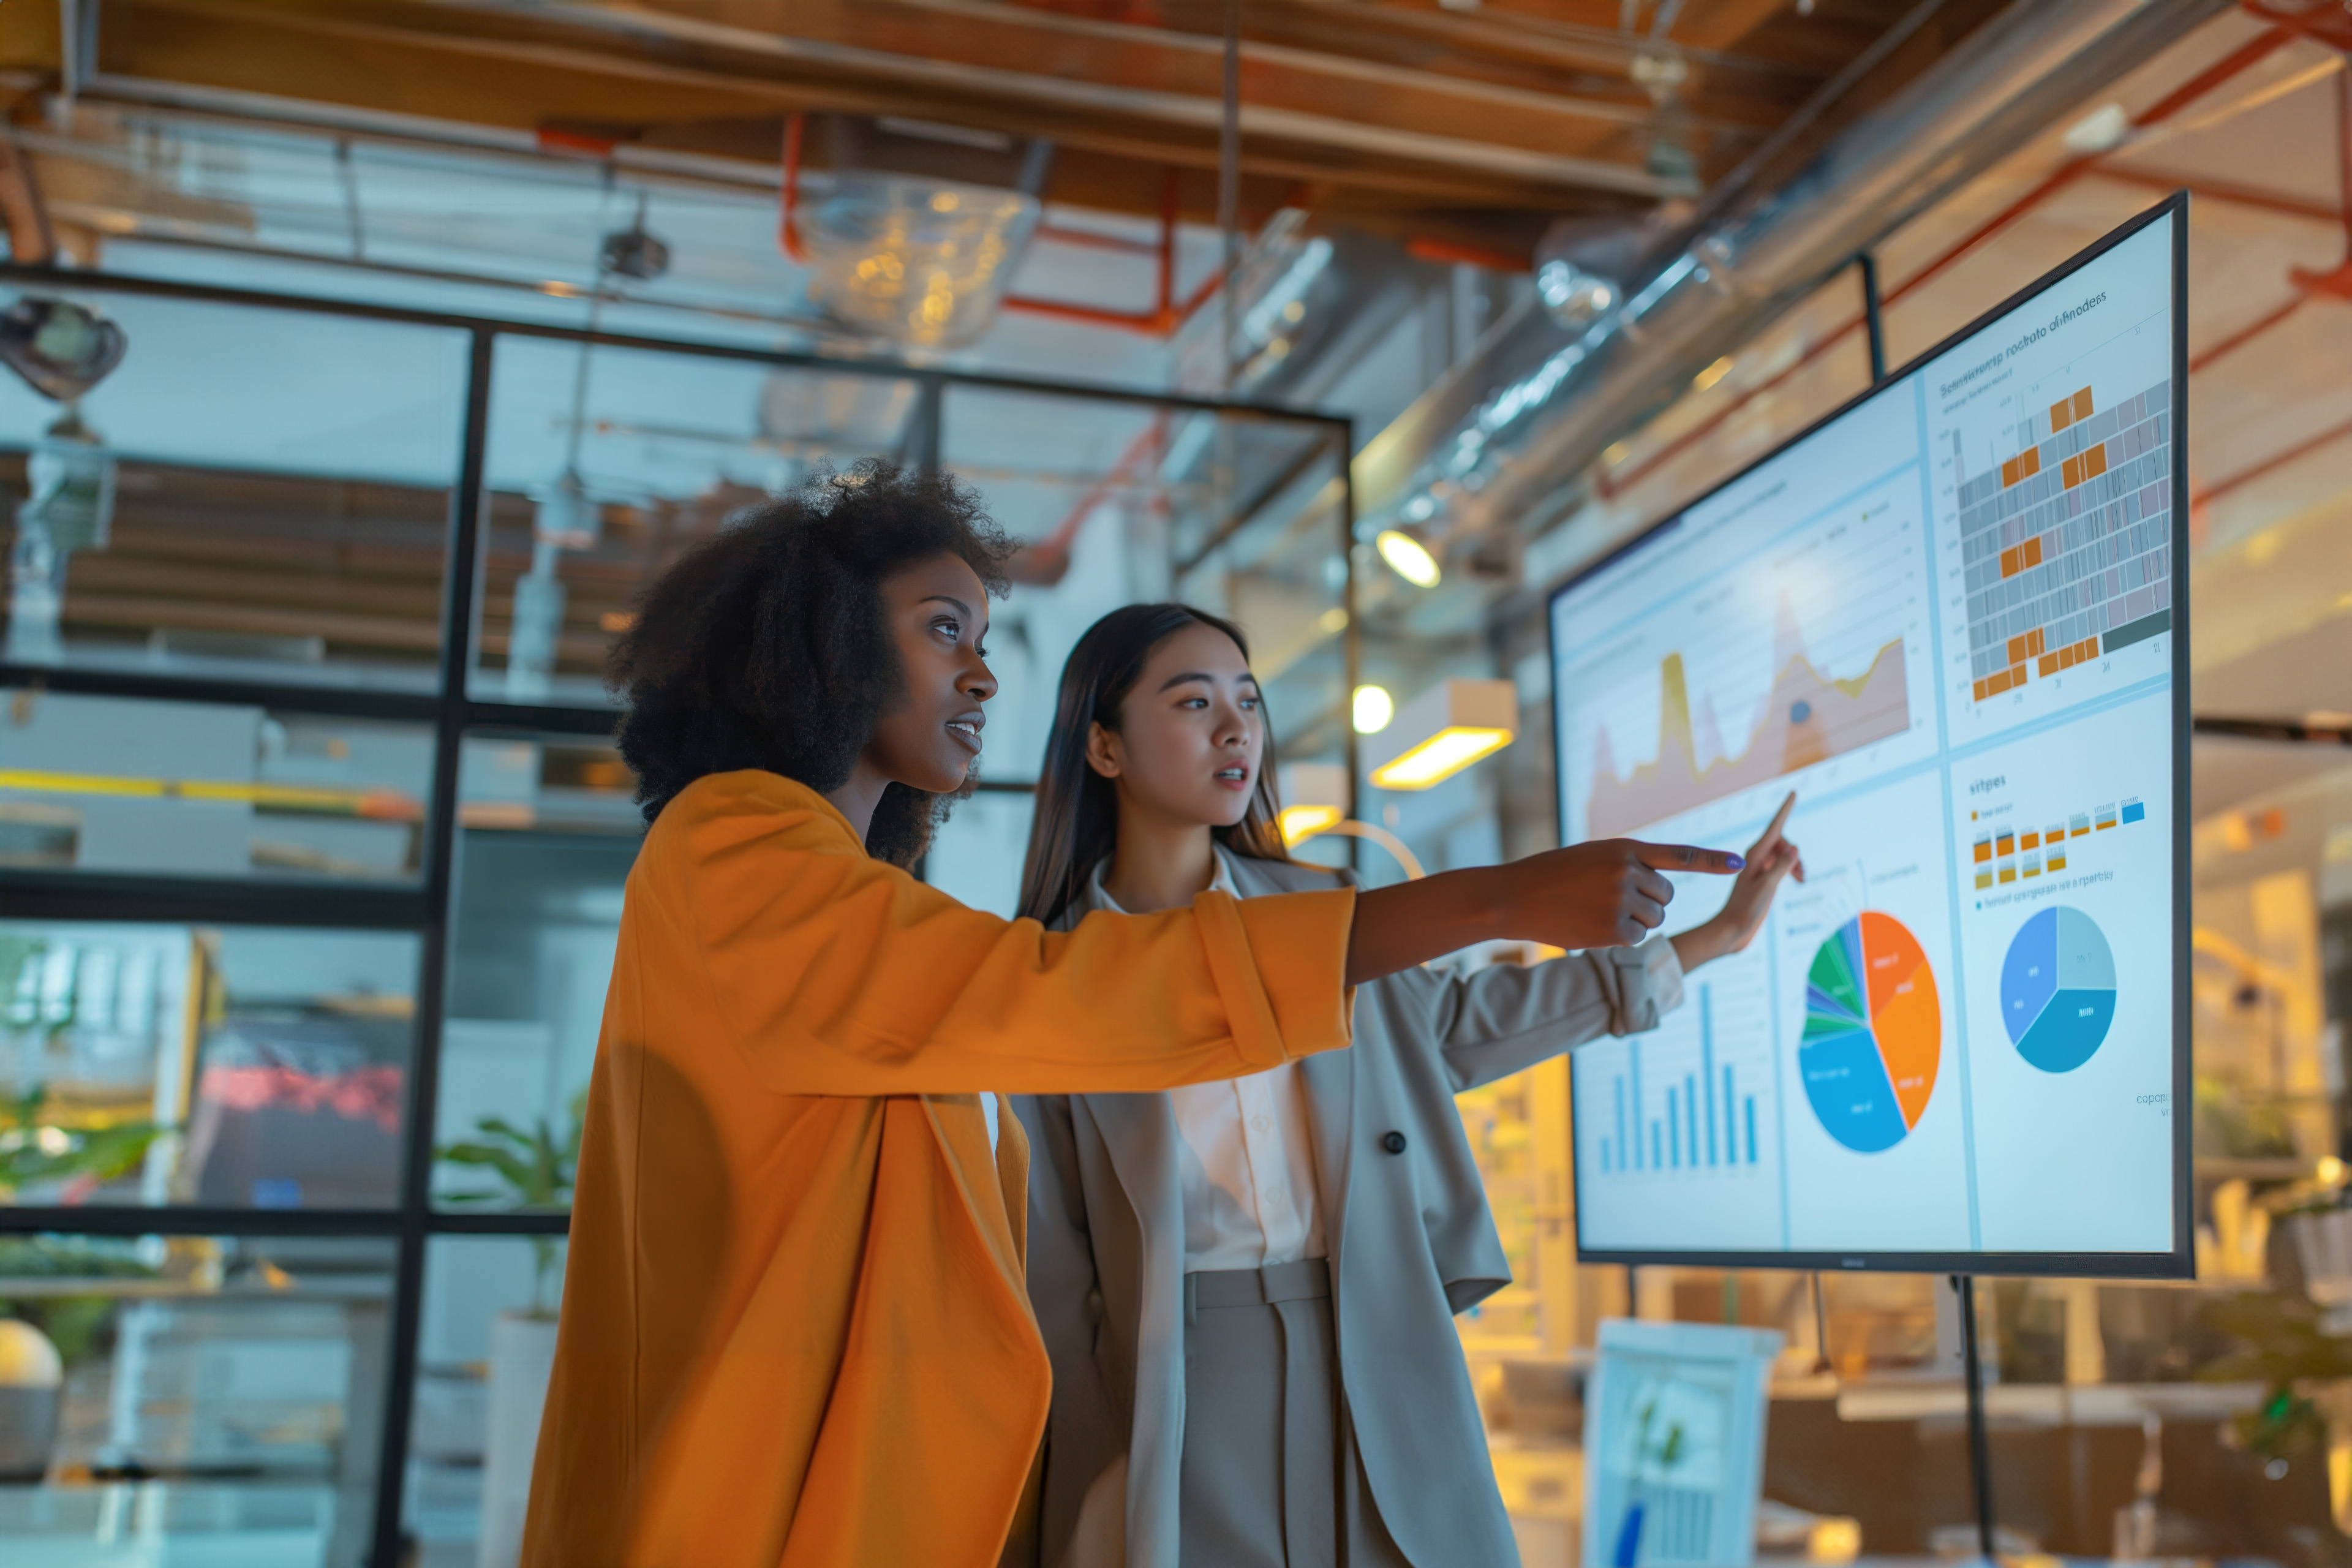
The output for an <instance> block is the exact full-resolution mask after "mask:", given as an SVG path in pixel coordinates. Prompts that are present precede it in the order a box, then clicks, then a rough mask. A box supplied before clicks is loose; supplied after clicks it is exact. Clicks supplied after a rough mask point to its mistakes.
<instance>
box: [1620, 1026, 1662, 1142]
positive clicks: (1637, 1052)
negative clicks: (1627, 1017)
mask: <svg viewBox="0 0 2352 1568" xmlns="http://www.w3.org/2000/svg"><path fill="white" fill-rule="evenodd" d="M1625 1047H1626V1050H1627V1052H1628V1054H1629V1055H1630V1056H1631V1057H1632V1058H1633V1121H1635V1123H1636V1126H1635V1127H1634V1129H1633V1169H1635V1170H1637V1171H1638V1170H1640V1169H1641V1168H1642V1130H1641V1128H1640V1126H1639V1125H1638V1124H1639V1122H1640V1121H1641V1120H1642V1112H1643V1109H1644V1106H1643V1100H1642V1041H1641V1037H1639V1036H1636V1037H1633V1039H1630V1040H1628V1041H1626V1042H1625ZM1657 1131H1658V1130H1657V1128H1656V1127H1655V1126H1654V1125H1653V1126H1652V1127H1651V1129H1650V1134H1651V1136H1650V1164H1651V1165H1652V1166H1653V1167H1655V1166H1656V1164H1657V1163H1658V1139H1657Z"/></svg>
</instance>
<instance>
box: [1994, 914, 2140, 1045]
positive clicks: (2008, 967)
mask: <svg viewBox="0 0 2352 1568" xmlns="http://www.w3.org/2000/svg"><path fill="white" fill-rule="evenodd" d="M2000 1021H2001V1024H2002V1025H2003V1026H2005V1027H2006V1028H2007V1029H2008V1030H2009V1039H2010V1043H2011V1045H2013V1046H2015V1047H2017V1054H2018V1055H2019V1056H2021V1057H2023V1058H2025V1059H2026V1060H2027V1061H2028V1062H2030V1063H2032V1065H2033V1066H2035V1067H2037V1068H2041V1069H2042V1071H2043V1072H2048V1073H2061V1072H2073V1071H2074V1069H2075V1068H2078V1067H2081V1066H2082V1065H2083V1064H2084V1062H2087V1061H2089V1060H2090V1059H2091V1058H2092V1057H2094V1056H2095V1055H2096V1054H2097V1053H2098V1049H2099V1047H2100V1045H2101V1044H2102V1043H2103V1042H2105V1039H2106V1037H2107V1026H2109V1025H2111V1024H2113V1023H2114V1022H2115V1021H2116V955H2115V953H2114V952H2113V951H2112V950H2111V949H2109V948H2108V946H2107V936H2106V933H2105V931H2101V930H2100V929H2099V927H2098V924H2097V922H2096V921H2093V920H2092V919H2091V917H2090V916H2088V915H2086V914H2084V912H2083V911H2082V910H2076V909H2070V908H2068V907H2067V906H2065V905H2063V904H2059V905H2055V906H2053V907H2052V908H2050V909H2046V910H2036V911H2035V912H2034V914H2033V917H2032V919H2030V920H2028V921H2026V922H2025V924H2024V925H2023V926H2021V927H2020V928H2019V929H2018V932H2017V935H2016V936H2014V937H2013V938H2011V940H2010V944H2009V952H2008V955H2007V956H2006V957H2004V958H2003V959H2002V960H2001V964H2000Z"/></svg>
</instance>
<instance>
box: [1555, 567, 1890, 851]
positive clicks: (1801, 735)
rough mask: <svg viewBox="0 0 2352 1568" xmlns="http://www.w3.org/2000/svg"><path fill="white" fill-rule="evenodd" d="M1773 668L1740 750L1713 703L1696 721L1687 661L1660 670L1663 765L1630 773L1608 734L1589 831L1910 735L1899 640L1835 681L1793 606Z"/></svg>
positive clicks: (1778, 628)
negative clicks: (1812, 649) (1622, 769)
mask: <svg viewBox="0 0 2352 1568" xmlns="http://www.w3.org/2000/svg"><path fill="white" fill-rule="evenodd" d="M1770 668H1772V670H1773V671H1774V677H1773V680H1772V689H1771V691H1770V692H1769V695H1767V697H1766V698H1765V700H1764V707H1763V710H1762V712H1761V714H1760V715H1759V718H1758V720H1757V722H1756V724H1755V726H1754V728H1753V729H1751V730H1750V731H1748V734H1747V735H1746V736H1745V737H1744V739H1743V743H1742V744H1741V745H1740V747H1739V749H1738V751H1737V752H1731V751H1727V749H1726V747H1725V746H1724V744H1723V742H1722V736H1721V731H1720V729H1719V727H1718V725H1717V720H1716V716H1715V710H1714V705H1713V704H1712V703H1711V702H1710V701H1708V700H1706V698H1704V697H1702V698H1701V699H1700V700H1699V703H1698V706H1697V710H1696V717H1694V714H1693V709H1692V704H1691V699H1690V690H1689V685H1688V681H1687V679H1686V677H1685V671H1684V668H1683V656H1682V655H1681V654H1679V653H1670V654H1668V655H1666V657H1665V658H1664V661H1663V662H1662V665H1661V668H1660V669H1659V682H1658V684H1659V700H1658V703H1659V714H1658V755H1657V760H1656V761H1654V762H1649V763H1640V764H1638V765H1637V766H1635V767H1633V769H1631V770H1629V771H1628V772H1626V773H1623V774H1622V775H1621V774H1620V773H1618V771H1617V766H1618V764H1617V761H1616V757H1615V755H1614V753H1613V752H1612V750H1611V748H1610V742H1609V731H1607V730H1605V729H1604V730H1602V731H1600V732H1599V735H1598V736H1597V738H1596V744H1595V747H1594V752H1593V770H1592V771H1593V778H1592V795H1591V800H1590V801H1589V803H1588V804H1587V805H1586V806H1585V824H1586V828H1585V831H1586V832H1587V833H1588V834H1589V835H1590V836H1591V837H1595V838H1606V837H1612V836H1613V835H1616V834H1621V833H1627V832H1631V831H1632V830H1633V829H1634V828H1637V827H1642V826H1646V825H1647V824H1650V823H1653V822H1659V821H1663V820H1664V819H1665V818H1666V817H1669V816H1675V815H1677V814H1679V813H1682V812H1685V811H1688V810H1690V809H1691V808H1692V807H1694V806H1698V805H1706V803H1707V802H1708V801H1711V800H1720V799H1722V798H1723V797H1724V796H1725V795H1736V794H1738V792H1739V791H1741V790H1743V789H1748V788H1749V787H1751V786H1753V785H1756V784H1765V783H1769V781H1771V780H1773V779H1776V778H1779V777H1780V775H1781V774H1783V773H1794V772H1796V771H1797V770H1798V769H1799V768H1802V767H1810V766H1811V764H1813V763H1818V762H1822V761H1825V760H1827V759H1828V758H1831V757H1834V756H1836V755H1837V754H1838V753H1840V752H1850V751H1852V750H1853V749H1854V748H1855V747H1857V746H1864V745H1868V744H1869V743H1870V742H1873V741H1883V740H1885V738H1886V737H1887V736H1889V735H1899V734H1901V733H1902V732H1903V731H1905V730H1906V729H1908V728H1909V727H1910V723H1911V705H1910V702H1911V699H1910V689H1909V687H1908V685H1907V684H1906V679H1905V675H1904V664H1903V638H1902V637H1900V636H1899V635H1898V636H1896V637H1893V638H1891V639H1889V640H1888V641H1887V642H1886V643H1885V644H1884V645H1883V646H1881V647H1879V648H1878V649H1877V651H1876V653H1875V654H1874V657H1873V658H1871V661H1870V663H1869V666H1868V667H1867V668H1864V670H1863V671H1862V673H1861V674H1859V675H1857V676H1854V677H1853V679H1832V678H1830V677H1827V676H1824V675H1822V673H1821V672H1820V671H1818V670H1816V669H1815V668H1813V664H1812V660H1811V658H1810V657H1808V655H1807V654H1806V651H1805V646H1804V642H1803V639H1802V638H1801V636H1800V635H1799V633H1798V629H1797V618H1796V614H1795V611H1794V610H1793V609H1792V608H1791V607H1790V605H1788V603H1787V602H1786V601H1785V600H1784V601H1783V602H1782V603H1781V605H1780V613H1779V614H1778V615H1777V616H1775V617H1774V623H1773V637H1772V663H1771V667H1770ZM1702 757H1704V758H1706V759H1707V760H1706V761H1704V762H1702V761H1701V760H1700V759H1701V758H1702Z"/></svg>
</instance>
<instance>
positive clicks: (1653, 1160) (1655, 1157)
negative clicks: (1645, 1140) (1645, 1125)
mask: <svg viewBox="0 0 2352 1568" xmlns="http://www.w3.org/2000/svg"><path fill="white" fill-rule="evenodd" d="M1664 1163H1665V1161H1664V1159H1662V1158H1660V1157H1659V1154H1658V1121H1657V1118H1655V1117H1652V1118H1651V1119H1650V1169H1652V1170H1656V1169H1657V1168H1658V1167H1659V1166H1661V1165H1663V1164H1664Z"/></svg>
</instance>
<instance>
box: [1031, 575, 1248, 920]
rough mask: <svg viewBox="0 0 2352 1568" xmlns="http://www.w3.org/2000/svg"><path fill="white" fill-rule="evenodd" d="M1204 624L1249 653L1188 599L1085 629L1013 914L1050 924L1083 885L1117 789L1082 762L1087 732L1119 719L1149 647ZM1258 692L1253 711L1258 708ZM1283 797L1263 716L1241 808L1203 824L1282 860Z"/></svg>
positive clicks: (1113, 825) (1113, 822)
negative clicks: (1225, 820)
mask: <svg viewBox="0 0 2352 1568" xmlns="http://www.w3.org/2000/svg"><path fill="white" fill-rule="evenodd" d="M1195 625H1198V626H1213V627H1215V628H1216V629H1217V630H1218V631H1221V632H1223V633H1224V635H1225V636H1226V637H1231V638H1232V639H1233V644H1234V647H1237V648H1239V649H1241V653H1242V659H1243V661H1244V663H1246V662H1247V661H1248V659H1249V639H1248V638H1247V637H1244V636H1242V629H1241V627H1239V626H1235V625H1234V624H1233V622H1231V621H1228V620H1226V619H1224V618H1223V617H1222V616H1213V615H1211V614H1209V612H1208V611H1206V610H1196V609H1194V608H1193V607H1192V605H1127V606H1125V607H1124V608H1121V609H1117V610H1113V611H1112V612H1111V613H1110V614H1109V615H1107V616H1104V617H1103V618H1102V619H1101V620H1098V621H1097V622H1096V623H1095V624H1094V625H1093V626H1088V627H1087V633H1086V636H1084V637H1080V638H1079V639H1078V645H1077V647H1074V648H1072V649H1071V650H1070V658H1069V662H1068V663H1066V664H1065V665H1063V666H1062V690H1061V697H1060V700H1058V701H1057V702H1056V703H1055V707H1054V734H1053V738H1052V739H1051V740H1049V741H1047V742H1045V773H1044V775H1043V776H1042V777H1040V778H1039V779H1038V781H1037V811H1036V815H1035V816H1034V817H1032V818H1031V819H1030V824H1029V858H1028V861H1027V863H1026V864H1025V865H1024V866H1023V868H1022V870H1021V909H1020V912H1021V913H1022V914H1024V915H1027V916H1030V917H1031V918H1033V919H1035V920H1040V921H1045V923H1046V924H1048V925H1051V924H1052V923H1053V922H1054V921H1056V920H1058V919H1060V918H1061V916H1062V914H1063V912H1064V911H1065V910H1068V909H1069V907H1070V906H1071V905H1072V904H1073V903H1075V902H1076V901H1077V900H1078V898H1079V896H1080V895H1081V894H1083V893H1084V892H1085V891H1086V888H1087V878H1088V877H1090V876H1092V875H1093V874H1094V868H1095V867H1096V866H1097V865H1098V864H1100V863H1101V862H1102V860H1103V859H1104V858H1106V857H1108V855H1109V854H1110V852H1111V850H1112V849H1113V848H1114V847H1117V846H1118V786H1117V785H1115V784H1112V783H1111V781H1110V780H1108V779H1107V778H1105V777H1103V776H1102V775H1101V774H1100V773H1097V772H1095V771H1094V769H1093V768H1092V767H1090V766H1088V765H1087V734H1088V731H1089V730H1090V729H1091V727H1092V726H1094V725H1096V724H1100V725H1101V726H1102V727H1103V728H1104V729H1106V730H1111V731H1116V730H1118V726H1119V718H1120V713H1119V710H1120V708H1121V707H1122V706H1123V705H1124V704H1125V703H1126V701H1127V694H1128V693H1129V691H1131V690H1133V689H1135V683H1136V681H1137V680H1138V679H1141V677H1142V675H1143V667H1144V665H1145V664H1146V663H1148V662H1150V658H1151V654H1152V650H1153V649H1155V648H1157V647H1159V646H1160V644H1161V643H1163V642H1166V641H1167V640H1168V639H1169V638H1170V637H1173V636H1175V635H1176V634H1177V633H1178V632H1181V631H1182V630H1183V629H1184V628H1185V627H1186V626H1195ZM1263 703H1264V695H1263V693H1261V694H1260V707H1259V709H1258V711H1259V713H1260V715H1261V716H1263V715H1264V714H1265V707H1264V705H1263ZM1281 816H1282V800H1281V796H1280V795H1279V794H1278V793H1277V792H1276V788H1275V782H1274V725H1273V722H1272V721H1271V720H1268V721H1266V724H1265V752H1263V754H1261V755H1260V757H1259V758H1258V773H1257V787H1256V788H1255V789H1253V790H1252V791H1251V792H1250V802H1249V809H1248V810H1246V811H1244V813H1243V814H1242V819H1241V820H1240V821H1239V822H1237V823H1235V824H1234V825H1233V826H1231V827H1216V828H1212V829H1210V832H1211V834H1212V835H1213V837H1215V839H1216V841H1217V842H1218V843H1220V844H1222V845H1223V846H1224V847H1226V848H1228V849H1230V850H1232V851H1233V852H1234V854H1236V855H1247V856H1249V857H1251V858H1254V859H1258V860H1287V859H1289V858H1290V852H1289V850H1288V849H1286V847H1284V845H1283V842H1282V826H1281Z"/></svg>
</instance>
